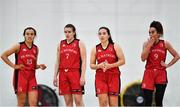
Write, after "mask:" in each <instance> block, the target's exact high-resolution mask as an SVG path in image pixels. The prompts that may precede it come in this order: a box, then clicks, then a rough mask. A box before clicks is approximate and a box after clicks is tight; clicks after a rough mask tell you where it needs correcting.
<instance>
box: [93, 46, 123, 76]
mask: <svg viewBox="0 0 180 107" xmlns="http://www.w3.org/2000/svg"><path fill="white" fill-rule="evenodd" d="M96 59H97V63H98V64H100V63H102V62H108V63H110V64H111V63H115V62H117V61H118V58H117V55H116V52H115V50H114V44H111V43H109V44H108V46H107V48H106V49H103V48H102V45H101V44H98V45H96ZM96 71H101V72H102V71H103V70H102V69H97V70H96ZM107 71H108V72H114V73H120V72H119V68H118V67H114V68H110V69H108V70H107Z"/></svg>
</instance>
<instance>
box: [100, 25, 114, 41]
mask: <svg viewBox="0 0 180 107" xmlns="http://www.w3.org/2000/svg"><path fill="white" fill-rule="evenodd" d="M101 29H105V30H106V31H107V33H108V35H109V39H108V41H109V43H112V44H114V42H113V40H112V38H111V32H110V30H109V28H107V27H100V28H99V31H100V30H101Z"/></svg>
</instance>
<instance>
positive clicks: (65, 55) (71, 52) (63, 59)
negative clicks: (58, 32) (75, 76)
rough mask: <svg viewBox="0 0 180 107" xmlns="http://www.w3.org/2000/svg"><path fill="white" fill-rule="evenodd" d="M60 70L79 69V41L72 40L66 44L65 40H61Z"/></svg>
mask: <svg viewBox="0 0 180 107" xmlns="http://www.w3.org/2000/svg"><path fill="white" fill-rule="evenodd" d="M59 53H60V64H59V66H60V69H67V68H72V69H74V68H75V69H77V68H78V69H79V68H80V65H81V64H80V63H81V58H80V48H79V39H74V40H73V41H72V42H71V43H69V44H68V43H67V41H66V40H62V41H61V43H60V52H59Z"/></svg>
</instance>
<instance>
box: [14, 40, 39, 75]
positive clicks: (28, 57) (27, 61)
mask: <svg viewBox="0 0 180 107" xmlns="http://www.w3.org/2000/svg"><path fill="white" fill-rule="evenodd" d="M37 53H38V52H37V46H36V45H34V44H33V45H32V47H31V48H28V47H27V45H26V44H25V42H21V43H20V50H19V52H18V53H17V54H15V57H16V64H23V65H24V66H25V68H24V69H22V70H20V69H19V70H18V71H20V72H19V73H21V74H22V75H23V76H24V77H25V78H29V77H31V76H34V74H35V69H36V61H37Z"/></svg>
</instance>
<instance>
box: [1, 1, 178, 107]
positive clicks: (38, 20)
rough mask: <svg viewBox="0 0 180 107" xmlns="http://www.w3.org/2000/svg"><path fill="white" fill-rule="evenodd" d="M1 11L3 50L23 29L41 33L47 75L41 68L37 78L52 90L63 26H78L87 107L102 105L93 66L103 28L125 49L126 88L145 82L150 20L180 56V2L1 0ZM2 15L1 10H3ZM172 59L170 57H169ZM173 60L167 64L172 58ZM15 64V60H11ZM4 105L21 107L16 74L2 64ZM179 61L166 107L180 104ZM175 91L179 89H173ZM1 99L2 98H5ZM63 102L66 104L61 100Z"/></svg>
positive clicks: (39, 40) (39, 41)
mask: <svg viewBox="0 0 180 107" xmlns="http://www.w3.org/2000/svg"><path fill="white" fill-rule="evenodd" d="M0 3H1V5H2V6H1V7H0V8H2V9H3V12H1V13H0V15H1V16H0V19H1V20H0V23H2V25H0V27H1V29H0V31H2V36H1V41H2V42H1V50H0V52H2V51H4V50H6V49H8V48H9V47H11V46H12V45H14V44H15V43H17V42H19V41H22V40H23V36H22V33H23V30H24V28H25V27H27V26H33V27H35V29H36V30H37V38H36V40H35V43H36V44H37V45H38V46H39V49H40V53H39V61H38V62H39V63H45V64H46V65H47V66H48V68H47V69H46V71H40V70H37V80H38V83H40V84H46V85H48V86H50V87H51V88H53V89H54V88H55V87H54V86H53V85H52V81H53V72H54V63H55V58H56V47H57V44H58V43H59V41H60V40H61V39H63V38H64V34H63V27H64V26H65V25H66V24H67V23H72V24H74V25H75V26H76V28H77V35H78V38H80V39H81V40H83V41H84V43H85V45H86V48H87V54H88V63H87V73H86V79H87V84H86V87H85V88H86V95H85V96H84V102H85V105H87V106H95V105H98V100H97V98H96V97H95V89H94V74H95V73H94V72H92V70H91V69H90V68H89V58H90V51H91V49H92V48H93V47H94V46H95V45H96V44H97V43H98V42H99V41H98V37H97V31H98V28H99V27H100V26H107V27H109V28H110V30H111V34H112V38H113V39H114V41H115V42H117V43H118V44H119V45H120V46H121V47H122V49H123V51H124V53H125V57H126V65H124V66H122V67H120V69H121V72H122V75H121V82H122V86H121V89H122V88H123V87H125V86H126V85H127V84H128V83H130V82H132V81H135V80H138V79H141V78H142V76H143V70H144V63H142V62H141V61H140V53H141V49H142V44H143V42H144V41H145V40H147V37H148V28H149V24H150V22H152V21H153V20H159V21H161V22H162V24H163V25H164V30H165V35H164V38H165V39H166V40H168V41H170V42H171V43H172V45H173V46H174V47H175V48H176V49H177V50H178V52H180V51H179V50H180V47H179V46H180V36H178V35H180V32H179V29H180V21H179V19H180V15H179V13H180V8H179V6H180V1H178V0H171V1H170V0H169V1H168V0H158V1H157V0H149V1H144V0H98V1H97V0H53V1H52V0H1V2H0ZM0 11H2V10H0ZM169 56H170V55H169ZM169 56H168V61H169V60H170V58H171V57H169ZM10 58H11V60H14V56H12V57H10ZM1 66H2V67H1V72H0V75H1V78H0V80H1V81H0V83H1V84H0V87H3V88H0V89H1V92H0V94H1V95H0V96H1V97H2V96H3V99H0V100H1V101H0V105H16V96H15V95H14V91H13V88H12V76H13V72H12V71H13V70H12V69H11V68H9V67H8V66H7V65H5V64H4V63H2V62H1ZM179 70H180V63H179V62H178V63H177V64H176V65H174V66H173V67H172V68H170V69H168V77H169V84H168V87H167V90H166V93H165V99H164V105H167V106H168V105H171V106H180V103H179V102H180V101H179V99H178V98H176V97H180V94H179V93H178V90H180V83H179V82H178V78H179V77H180V72H178V71H179ZM174 87H175V88H174ZM1 97H0V98H1ZM59 99H60V104H61V105H63V104H64V103H63V102H64V100H63V99H62V98H61V97H59Z"/></svg>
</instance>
